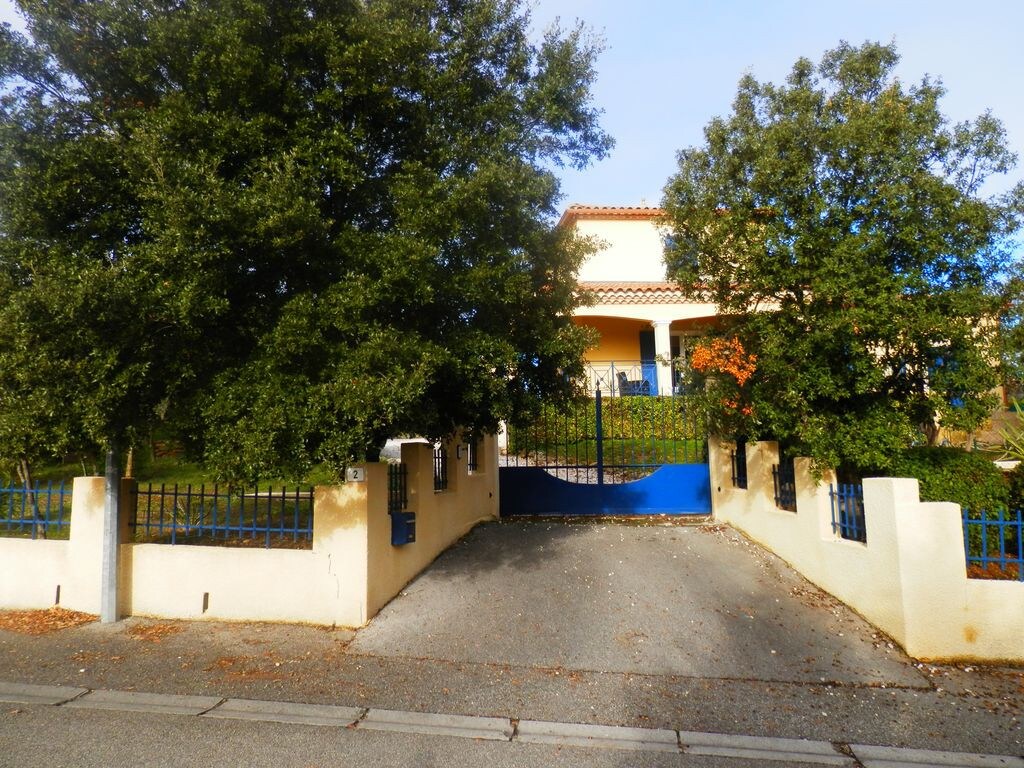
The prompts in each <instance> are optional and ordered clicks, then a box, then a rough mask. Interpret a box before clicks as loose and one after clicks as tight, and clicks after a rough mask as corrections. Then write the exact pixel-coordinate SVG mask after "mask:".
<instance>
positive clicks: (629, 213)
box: [558, 203, 665, 226]
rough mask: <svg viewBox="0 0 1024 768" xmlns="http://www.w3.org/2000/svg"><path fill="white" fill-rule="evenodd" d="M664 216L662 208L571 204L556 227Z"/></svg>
mask: <svg viewBox="0 0 1024 768" xmlns="http://www.w3.org/2000/svg"><path fill="white" fill-rule="evenodd" d="M664 214H665V209H663V208H650V207H647V206H632V205H581V204H579V203H573V204H572V205H570V206H569V207H568V208H566V209H565V213H563V214H562V218H561V219H559V221H558V225H559V226H564V225H566V224H571V223H572V222H574V221H578V220H580V219H639V220H643V219H656V218H659V217H661V216H663V215H664Z"/></svg>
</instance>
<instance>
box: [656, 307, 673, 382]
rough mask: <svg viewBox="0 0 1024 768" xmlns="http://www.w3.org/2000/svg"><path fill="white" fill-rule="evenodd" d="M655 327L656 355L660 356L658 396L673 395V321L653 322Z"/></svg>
mask: <svg viewBox="0 0 1024 768" xmlns="http://www.w3.org/2000/svg"><path fill="white" fill-rule="evenodd" d="M651 325H653V326H654V354H655V355H657V356H658V394H659V395H671V394H672V335H671V334H670V333H669V328H670V327H671V325H672V321H671V320H652V321H651Z"/></svg>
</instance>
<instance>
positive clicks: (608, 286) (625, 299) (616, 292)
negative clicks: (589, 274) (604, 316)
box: [579, 280, 687, 305]
mask: <svg viewBox="0 0 1024 768" xmlns="http://www.w3.org/2000/svg"><path fill="white" fill-rule="evenodd" d="M579 286H580V288H582V289H583V290H585V291H589V292H590V293H592V294H593V295H594V297H595V298H596V299H597V301H596V302H595V305H596V304H678V303H680V302H684V301H687V299H686V297H685V296H684V295H683V292H682V291H681V290H680V289H679V287H678V286H677V285H675V284H673V283H669V282H657V283H654V282H637V281H628V280H622V281H602V282H596V281H591V282H580V284H579Z"/></svg>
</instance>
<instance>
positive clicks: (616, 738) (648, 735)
mask: <svg viewBox="0 0 1024 768" xmlns="http://www.w3.org/2000/svg"><path fill="white" fill-rule="evenodd" d="M515 740H516V741H522V742H526V743H528V744H563V745H567V746H574V747H604V748H606V749H636V750H645V751H653V752H679V735H678V733H676V731H668V730H664V729H653V728H623V727H620V726H614V725H583V724H577V723H550V722H542V721H539V720H520V721H519V725H518V727H517V728H516V735H515Z"/></svg>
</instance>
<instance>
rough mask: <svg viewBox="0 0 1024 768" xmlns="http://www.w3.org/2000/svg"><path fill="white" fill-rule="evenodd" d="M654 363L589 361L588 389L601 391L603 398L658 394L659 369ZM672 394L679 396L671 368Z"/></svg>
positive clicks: (675, 371) (643, 361) (676, 374)
mask: <svg viewBox="0 0 1024 768" xmlns="http://www.w3.org/2000/svg"><path fill="white" fill-rule="evenodd" d="M659 368H660V366H659V365H658V363H657V362H656V361H654V360H591V361H590V362H588V363H587V368H586V371H587V373H586V376H587V382H586V383H587V389H588V390H589V391H590V392H591V393H593V392H594V390H597V389H600V390H601V394H602V395H604V396H606V397H620V396H623V395H657V394H659V387H658V370H659ZM670 372H671V377H672V378H671V381H672V387H671V391H672V393H673V394H679V392H678V389H679V380H680V376H679V372H678V371H677V370H676V368H675V365H672V366H671V368H670Z"/></svg>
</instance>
